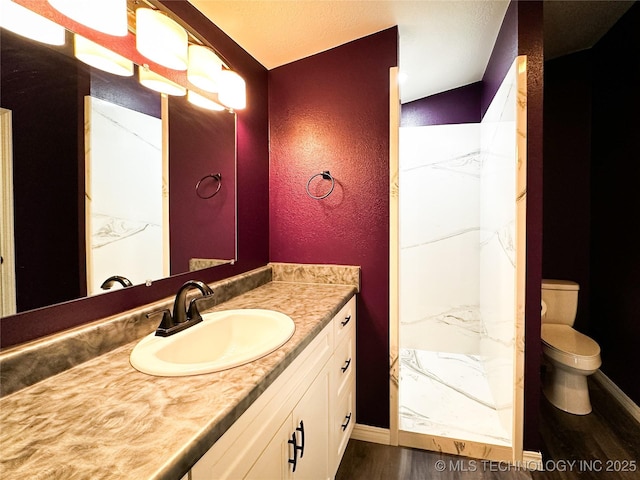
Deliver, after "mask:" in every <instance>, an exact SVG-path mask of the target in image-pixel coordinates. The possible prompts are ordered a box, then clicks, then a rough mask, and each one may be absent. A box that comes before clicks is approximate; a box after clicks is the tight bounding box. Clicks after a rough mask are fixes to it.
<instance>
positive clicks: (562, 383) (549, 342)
mask: <svg viewBox="0 0 640 480" xmlns="http://www.w3.org/2000/svg"><path fill="white" fill-rule="evenodd" d="M579 289H580V286H579V285H578V284H577V283H575V282H571V281H567V280H542V331H541V336H542V353H543V356H544V359H545V360H546V363H547V367H550V368H547V371H546V374H545V376H544V379H543V392H544V395H545V397H547V399H548V400H549V402H551V403H552V404H553V405H555V406H556V407H558V408H559V409H560V410H564V411H565V412H569V413H573V414H576V415H586V414H587V413H590V412H591V402H590V401H589V389H588V387H587V376H588V375H591V374H592V373H594V372H595V371H596V370H597V369H598V368H599V367H600V365H601V364H602V361H601V360H600V346H599V345H598V344H597V343H596V342H595V341H594V340H592V339H591V338H589V337H587V336H586V335H583V334H582V333H580V332H578V331H576V330H574V329H573V328H572V327H573V322H574V321H575V318H576V312H577V310H578V290H579Z"/></svg>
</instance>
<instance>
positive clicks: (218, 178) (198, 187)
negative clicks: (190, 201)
mask: <svg viewBox="0 0 640 480" xmlns="http://www.w3.org/2000/svg"><path fill="white" fill-rule="evenodd" d="M209 177H211V178H213V179H214V180H217V181H218V188H216V191H215V192H213V193H212V194H211V195H207V196H205V195H202V194H201V193H200V184H201V183H202V181H203V180H206V179H207V178H209ZM220 187H222V175H221V174H220V173H210V174H209V175H205V176H204V177H202V178H201V179H200V180H198V183H196V195H198V196H199V197H200V198H203V199H205V200H206V199H207V198H211V197H213V196H214V195H215V194H216V193H218V192H219V191H220Z"/></svg>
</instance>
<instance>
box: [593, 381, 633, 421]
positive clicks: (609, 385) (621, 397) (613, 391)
mask: <svg viewBox="0 0 640 480" xmlns="http://www.w3.org/2000/svg"><path fill="white" fill-rule="evenodd" d="M592 378H593V379H594V380H595V381H596V382H598V383H599V384H600V386H601V387H602V388H604V389H605V390H606V391H607V392H608V393H609V394H610V395H611V396H612V397H613V398H615V399H616V400H617V401H618V403H619V404H620V406H622V408H624V409H625V410H626V411H627V412H629V414H630V415H631V416H632V417H633V418H635V420H636V422H638V423H640V407H638V405H636V404H635V402H634V401H633V400H631V399H630V398H629V397H628V396H627V394H626V393H624V392H623V391H622V390H620V387H618V386H617V385H616V384H615V383H613V381H612V380H611V379H610V378H609V377H607V376H606V375H605V374H604V373H602V370H596V372H595V373H594V374H593V375H592Z"/></svg>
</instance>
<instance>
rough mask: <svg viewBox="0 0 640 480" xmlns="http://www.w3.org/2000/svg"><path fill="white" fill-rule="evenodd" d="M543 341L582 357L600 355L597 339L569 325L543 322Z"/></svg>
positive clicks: (550, 345)
mask: <svg viewBox="0 0 640 480" xmlns="http://www.w3.org/2000/svg"><path fill="white" fill-rule="evenodd" d="M541 333H542V341H543V342H544V343H546V344H547V345H548V346H549V347H551V348H555V349H556V350H560V351H562V352H566V353H572V354H574V355H580V356H582V357H595V356H597V355H600V345H598V344H597V342H596V341H595V340H593V339H592V338H589V337H587V336H586V335H584V334H582V333H580V332H578V331H576V330H574V329H573V328H571V327H570V326H569V325H562V324H556V323H543V324H542V332H541Z"/></svg>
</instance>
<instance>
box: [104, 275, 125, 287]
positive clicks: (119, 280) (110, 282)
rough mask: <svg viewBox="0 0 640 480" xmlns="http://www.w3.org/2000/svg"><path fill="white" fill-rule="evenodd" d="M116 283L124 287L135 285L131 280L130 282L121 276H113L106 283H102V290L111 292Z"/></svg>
mask: <svg viewBox="0 0 640 480" xmlns="http://www.w3.org/2000/svg"><path fill="white" fill-rule="evenodd" d="M116 283H119V284H120V285H122V286H123V287H131V286H132V285H133V284H132V283H131V280H129V279H128V278H126V277H123V276H121V275H113V276H111V277H109V278H107V279H106V280H105V281H104V282H102V285H100V288H101V289H103V290H109V289H110V288H111V287H113V286H114V285H115V284H116Z"/></svg>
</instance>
